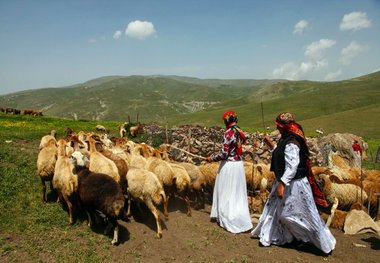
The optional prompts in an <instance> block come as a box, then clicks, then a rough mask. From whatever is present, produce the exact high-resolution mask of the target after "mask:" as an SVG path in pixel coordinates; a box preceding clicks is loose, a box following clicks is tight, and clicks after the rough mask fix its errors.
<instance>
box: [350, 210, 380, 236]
mask: <svg viewBox="0 0 380 263" xmlns="http://www.w3.org/2000/svg"><path fill="white" fill-rule="evenodd" d="M343 230H344V233H345V234H347V235H355V234H363V233H375V234H378V235H380V227H379V226H378V225H377V224H376V223H375V222H374V221H373V220H372V218H371V217H370V216H369V215H368V214H367V213H366V212H364V211H363V210H351V211H350V212H348V214H347V217H346V221H345V223H344V228H343Z"/></svg>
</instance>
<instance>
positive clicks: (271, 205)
mask: <svg viewBox="0 0 380 263" xmlns="http://www.w3.org/2000/svg"><path fill="white" fill-rule="evenodd" d="M285 162H286V165H285V172H284V174H283V175H282V177H281V178H280V179H276V181H275V183H274V184H273V188H272V191H271V193H270V195H269V198H268V200H267V203H266V204H265V207H264V210H263V213H262V215H261V216H260V219H259V223H258V225H257V226H256V228H255V229H253V230H252V232H251V235H252V236H254V237H258V238H259V239H260V243H261V244H262V245H263V246H270V245H271V244H274V245H284V244H286V243H290V242H292V241H293V240H298V241H303V242H310V243H312V244H314V245H315V246H316V247H317V248H319V249H320V250H322V251H323V252H324V253H329V252H330V251H332V250H333V249H334V248H335V244H336V240H335V238H334V236H333V235H332V234H331V232H330V230H329V229H328V228H327V227H326V226H325V223H324V221H323V220H322V219H321V217H320V216H319V213H318V210H317V207H316V205H315V202H314V198H313V193H312V190H311V187H310V184H309V182H308V180H307V178H306V177H304V178H301V179H293V178H294V176H295V174H296V171H297V167H298V164H299V147H298V146H297V145H296V144H293V143H289V144H287V145H286V147H285ZM279 180H281V181H282V182H283V183H284V184H285V185H286V187H285V192H284V197H283V198H282V199H280V198H278V197H277V186H278V184H279Z"/></svg>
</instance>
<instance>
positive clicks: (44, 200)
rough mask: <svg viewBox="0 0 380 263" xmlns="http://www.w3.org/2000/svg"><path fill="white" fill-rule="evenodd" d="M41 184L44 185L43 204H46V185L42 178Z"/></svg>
mask: <svg viewBox="0 0 380 263" xmlns="http://www.w3.org/2000/svg"><path fill="white" fill-rule="evenodd" d="M41 184H42V202H44V203H46V184H45V181H44V180H43V179H42V178H41Z"/></svg>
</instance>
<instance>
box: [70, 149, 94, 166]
mask: <svg viewBox="0 0 380 263" xmlns="http://www.w3.org/2000/svg"><path fill="white" fill-rule="evenodd" d="M71 161H72V162H73V164H74V166H80V167H88V166H89V163H90V161H89V160H88V158H87V156H86V155H83V154H82V153H81V152H80V151H75V152H73V153H72V154H71Z"/></svg>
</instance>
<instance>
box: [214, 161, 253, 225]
mask: <svg viewBox="0 0 380 263" xmlns="http://www.w3.org/2000/svg"><path fill="white" fill-rule="evenodd" d="M210 217H211V218H215V219H216V220H217V222H218V223H219V225H220V226H221V227H223V228H224V229H226V230H227V231H229V232H232V233H241V232H246V231H248V230H250V229H252V227H253V225H252V221H251V216H250V214H249V207H248V198H247V184H246V180H245V172H244V166H243V162H242V161H236V162H232V161H222V162H221V164H220V166H219V171H218V175H217V177H216V180H215V186H214V193H213V199H212V208H211V214H210Z"/></svg>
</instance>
